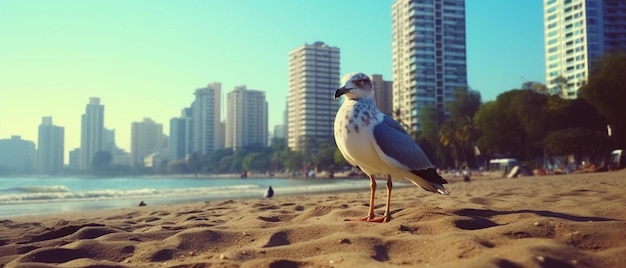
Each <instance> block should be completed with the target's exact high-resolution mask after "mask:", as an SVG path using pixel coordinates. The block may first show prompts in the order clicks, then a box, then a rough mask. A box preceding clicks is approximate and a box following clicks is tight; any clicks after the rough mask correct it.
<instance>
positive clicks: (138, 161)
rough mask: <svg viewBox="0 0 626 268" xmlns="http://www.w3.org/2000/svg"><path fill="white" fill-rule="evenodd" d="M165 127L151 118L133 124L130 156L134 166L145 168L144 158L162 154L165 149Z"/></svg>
mask: <svg viewBox="0 0 626 268" xmlns="http://www.w3.org/2000/svg"><path fill="white" fill-rule="evenodd" d="M163 138H164V137H163V125H161V124H159V123H156V122H154V121H153V120H152V119H150V118H144V119H143V121H141V122H133V123H132V124H131V143H130V147H131V148H130V155H131V165H132V166H143V164H144V158H145V157H146V156H148V155H150V154H154V153H161V151H162V148H163Z"/></svg>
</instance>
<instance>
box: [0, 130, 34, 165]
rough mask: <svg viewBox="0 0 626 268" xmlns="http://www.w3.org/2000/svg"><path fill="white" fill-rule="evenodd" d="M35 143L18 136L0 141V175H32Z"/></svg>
mask: <svg viewBox="0 0 626 268" xmlns="http://www.w3.org/2000/svg"><path fill="white" fill-rule="evenodd" d="M35 161H36V153H35V142H33V141H29V140H22V138H21V137H20V136H16V135H14V136H11V138H10V139H0V174H1V173H8V174H11V173H32V172H34V171H35Z"/></svg>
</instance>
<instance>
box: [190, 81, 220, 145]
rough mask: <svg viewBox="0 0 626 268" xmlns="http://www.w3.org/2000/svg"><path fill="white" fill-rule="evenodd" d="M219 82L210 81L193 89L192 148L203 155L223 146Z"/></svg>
mask: <svg viewBox="0 0 626 268" xmlns="http://www.w3.org/2000/svg"><path fill="white" fill-rule="evenodd" d="M221 92H222V84H221V83H217V82H215V83H211V84H209V85H207V86H206V87H205V88H199V89H196V91H195V96H196V98H195V100H194V102H193V104H192V105H191V107H192V113H193V116H192V129H193V134H192V139H193V140H192V150H193V152H196V153H200V154H203V155H210V154H211V153H213V151H215V150H217V149H221V148H223V144H222V143H221V142H220V141H221V139H222V138H223V136H221V135H220V127H221V110H220V109H221V108H220V107H221V106H220V105H221V104H220V102H221Z"/></svg>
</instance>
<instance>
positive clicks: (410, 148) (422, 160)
mask: <svg viewBox="0 0 626 268" xmlns="http://www.w3.org/2000/svg"><path fill="white" fill-rule="evenodd" d="M374 140H375V142H376V145H378V147H380V149H381V150H382V152H383V153H384V154H385V155H386V156H387V157H389V158H392V159H394V160H396V161H398V162H399V163H400V164H402V165H405V166H406V168H408V169H409V170H423V169H428V168H432V167H434V166H433V164H432V163H431V162H430V160H428V157H427V156H426V154H425V153H424V151H423V150H422V148H420V147H419V146H418V145H417V144H416V143H415V142H414V141H413V139H412V138H411V136H410V135H409V134H408V133H407V132H406V131H405V130H404V128H403V127H402V126H401V125H400V124H399V123H398V122H396V120H394V119H393V118H391V117H390V116H388V115H385V116H384V118H383V121H382V122H380V123H378V124H377V125H376V126H374Z"/></svg>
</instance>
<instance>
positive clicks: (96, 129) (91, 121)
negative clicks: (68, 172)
mask: <svg viewBox="0 0 626 268" xmlns="http://www.w3.org/2000/svg"><path fill="white" fill-rule="evenodd" d="M80 130H81V135H80V162H79V165H80V170H89V169H91V162H92V161H93V157H94V155H95V154H96V152H99V151H102V150H103V137H104V136H103V135H104V134H103V131H104V105H101V104H100V98H96V97H92V98H89V104H87V107H86V108H85V113H84V114H83V115H82V116H81V129H80Z"/></svg>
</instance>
